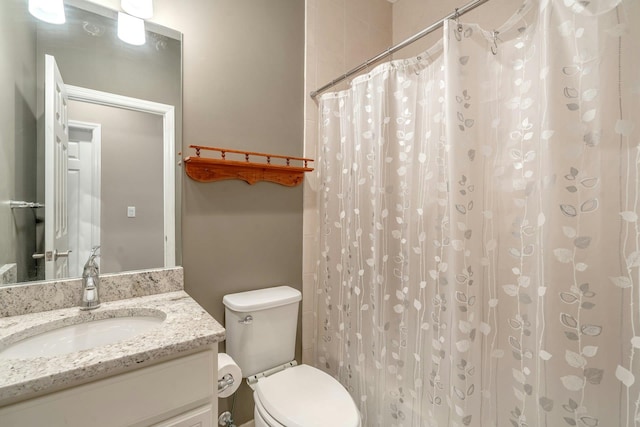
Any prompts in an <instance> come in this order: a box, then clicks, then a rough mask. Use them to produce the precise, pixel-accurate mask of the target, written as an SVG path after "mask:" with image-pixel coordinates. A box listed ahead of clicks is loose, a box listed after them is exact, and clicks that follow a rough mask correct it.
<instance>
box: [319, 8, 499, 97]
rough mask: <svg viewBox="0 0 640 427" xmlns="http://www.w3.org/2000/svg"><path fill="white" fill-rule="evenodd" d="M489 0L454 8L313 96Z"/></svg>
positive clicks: (332, 81) (328, 84)
mask: <svg viewBox="0 0 640 427" xmlns="http://www.w3.org/2000/svg"><path fill="white" fill-rule="evenodd" d="M488 1H489V0H474V1H472V2H470V3H467V4H465V5H464V6H462V7H459V8H457V9H456V10H454V11H453V12H451V13H450V14H448V15H447V16H445V17H444V18H442V19H440V20H439V21H437V22H434V23H433V24H431V25H429V26H428V27H427V28H425V29H424V30H422V31H420V32H419V33H416V34H414V35H413V36H411V37H409V38H408V39H406V40H405V41H403V42H400V43H398V44H397V45H395V46H392V47H390V48H388V49H387V50H385V51H383V52H380V53H379V54H377V55H376V56H374V57H373V58H370V59H368V60H367V61H365V62H363V63H362V64H360V65H358V66H357V67H355V68H353V69H351V70H349V71H347V72H346V73H345V74H343V75H342V76H340V77H338V78H337V79H334V80H331V82H329V83H327V84H326V85H324V86H322V87H321V88H320V89H317V90H314V91H313V92H311V93H310V95H311V98H313V99H316V97H317V96H318V95H319V94H321V93H322V92H324V91H325V90H327V89H329V88H331V87H333V86H335V85H337V84H338V83H340V82H342V81H344V80H346V79H348V78H349V77H351V76H353V75H354V74H356V73H359V72H360V71H362V70H364V69H366V68H368V67H369V65H371V64H374V63H376V62H378V61H380V60H381V59H383V58H386V57H387V56H389V55H393V54H394V53H395V52H397V51H399V50H400V49H402V48H404V47H406V46H408V45H410V44H411V43H413V42H415V41H416V40H419V39H421V38H422V37H424V36H426V35H427V34H429V33H432V32H434V31H435V30H437V29H438V28H440V27H442V26H443V25H444V21H446V20H447V19H456V18H459V17H460V16H462V15H464V14H465V13H467V12H470V11H472V10H473V9H475V8H476V7H478V6H480V5H482V4H483V3H486V2H488Z"/></svg>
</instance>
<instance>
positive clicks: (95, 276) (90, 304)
mask: <svg viewBox="0 0 640 427" xmlns="http://www.w3.org/2000/svg"><path fill="white" fill-rule="evenodd" d="M98 249H100V246H96V247H94V248H93V249H92V250H91V255H90V256H89V259H88V260H87V263H86V264H85V265H84V269H83V270H82V305H81V306H80V310H93V309H94V308H98V307H100V296H99V295H98V285H99V284H100V267H98V264H97V263H96V257H97V256H99V255H98V254H97V251H98Z"/></svg>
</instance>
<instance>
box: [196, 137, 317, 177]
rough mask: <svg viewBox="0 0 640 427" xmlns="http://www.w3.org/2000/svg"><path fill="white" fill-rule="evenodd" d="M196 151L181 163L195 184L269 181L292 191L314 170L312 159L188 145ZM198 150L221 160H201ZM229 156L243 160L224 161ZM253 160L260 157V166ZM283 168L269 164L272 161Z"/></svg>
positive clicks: (205, 158) (204, 158) (202, 158)
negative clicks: (290, 188) (219, 155)
mask: <svg viewBox="0 0 640 427" xmlns="http://www.w3.org/2000/svg"><path fill="white" fill-rule="evenodd" d="M189 147H190V148H195V150H196V156H195V157H194V156H189V157H187V158H186V159H184V165H185V171H186V172H187V176H188V177H189V178H191V179H193V180H195V181H198V182H215V181H222V180H225V179H241V180H243V181H246V182H247V183H249V184H255V183H256V182H259V181H270V182H275V183H277V184H281V185H286V186H288V187H295V186H296V185H298V184H300V183H301V182H302V181H303V180H304V173H305V172H311V171H312V170H313V168H310V167H309V166H308V164H309V162H313V159H307V158H304V157H293V156H280V155H276V154H268V153H255V152H252V151H239V150H231V149H227V148H216V147H205V146H202V145H190V146H189ZM201 150H209V151H216V152H219V153H220V154H221V158H219V159H214V158H207V157H200V151H201ZM228 153H231V154H232V155H235V156H236V157H240V155H241V156H244V160H233V159H227V154H228ZM252 157H263V158H264V161H263V162H261V163H260V162H254V161H252ZM274 159H276V161H279V162H283V161H284V164H275V163H272V160H274ZM292 161H294V162H299V163H301V164H302V166H292V165H291V162H292Z"/></svg>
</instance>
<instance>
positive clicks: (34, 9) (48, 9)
mask: <svg viewBox="0 0 640 427" xmlns="http://www.w3.org/2000/svg"><path fill="white" fill-rule="evenodd" d="M29 13H30V14H31V15H33V16H35V17H36V18H38V19H40V20H41V21H44V22H48V23H50V24H64V23H65V17H64V4H63V3H62V0H29Z"/></svg>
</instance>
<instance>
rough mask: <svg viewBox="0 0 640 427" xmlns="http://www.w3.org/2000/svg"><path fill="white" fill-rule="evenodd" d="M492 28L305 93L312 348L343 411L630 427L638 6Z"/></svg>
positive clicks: (638, 325) (637, 303) (636, 337)
mask: <svg viewBox="0 0 640 427" xmlns="http://www.w3.org/2000/svg"><path fill="white" fill-rule="evenodd" d="M482 7H485V8H491V3H490V2H489V3H487V4H486V5H484V6H482ZM525 13H526V16H527V20H525V19H523V18H522V16H524V15H525ZM531 16H534V19H531ZM497 30H498V33H497V34H496V33H494V32H493V31H492V30H484V29H482V28H480V27H479V26H478V25H475V24H467V23H457V22H454V21H449V22H447V23H446V25H445V27H444V34H443V39H442V41H441V42H440V43H438V44H437V45H436V46H434V47H433V48H431V49H430V50H429V51H427V52H425V53H424V54H423V55H421V56H420V57H416V58H413V59H409V60H396V61H392V62H389V63H386V64H383V65H381V66H379V67H377V68H376V69H374V70H373V71H372V72H371V73H369V74H367V75H364V76H361V77H359V78H357V79H356V80H355V81H354V82H353V83H352V86H351V89H349V90H347V91H343V92H340V93H331V94H326V95H324V96H323V97H322V98H321V101H320V106H319V109H320V135H319V149H318V160H319V161H318V165H319V166H318V179H319V181H318V182H319V183H320V184H319V191H318V192H319V210H320V219H321V231H320V233H321V235H320V248H319V253H320V256H319V259H318V272H317V284H316V290H317V294H316V296H315V311H316V318H315V349H314V350H315V352H314V356H315V363H316V364H317V366H319V367H320V368H322V369H324V370H326V371H327V372H329V373H331V374H332V375H334V376H335V377H336V378H338V379H339V380H340V381H341V382H342V384H344V386H345V387H346V388H347V389H348V390H349V392H350V393H351V395H352V396H353V398H354V400H355V401H356V404H357V405H358V407H359V409H360V411H361V414H362V418H363V425H364V426H383V427H392V426H404V427H408V426H411V427H414V426H440V427H447V426H516V427H518V426H549V427H560V426H587V427H593V426H602V427H608V426H640V314H639V313H640V277H639V275H640V271H639V270H640V223H639V219H638V215H639V214H640V206H639V204H640V149H639V145H640V2H639V1H638V0H628V1H627V0H622V1H619V0H608V1H607V0H604V1H595V0H592V1H591V2H588V1H575V0H540V1H539V2H536V3H525V5H524V6H523V7H522V8H521V9H520V10H519V11H518V14H517V15H516V16H515V17H514V18H512V20H510V22H508V23H507V24H505V25H504V26H503V27H502V28H499V29H497ZM494 53H495V54H494ZM336 425H338V424H336Z"/></svg>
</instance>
